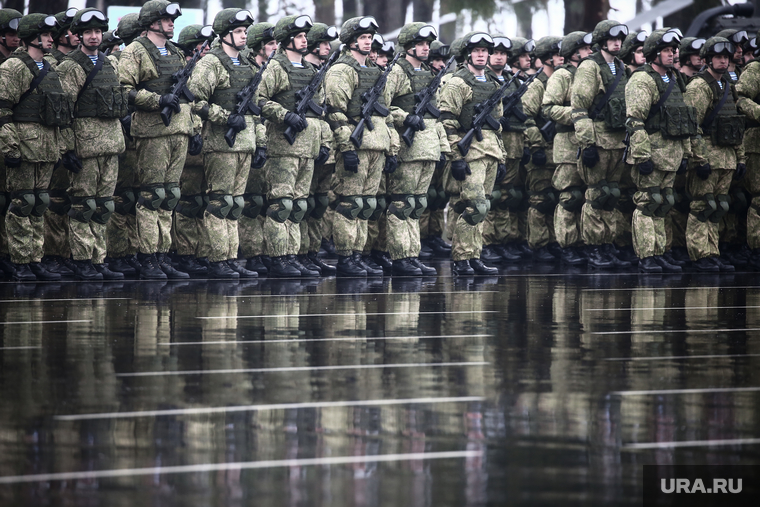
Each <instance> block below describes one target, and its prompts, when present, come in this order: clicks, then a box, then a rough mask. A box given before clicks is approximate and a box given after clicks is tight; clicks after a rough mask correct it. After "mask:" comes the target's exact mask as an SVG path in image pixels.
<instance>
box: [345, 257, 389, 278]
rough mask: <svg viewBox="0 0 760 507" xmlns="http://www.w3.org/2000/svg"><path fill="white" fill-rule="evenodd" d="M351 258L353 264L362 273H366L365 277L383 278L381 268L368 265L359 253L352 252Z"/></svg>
mask: <svg viewBox="0 0 760 507" xmlns="http://www.w3.org/2000/svg"><path fill="white" fill-rule="evenodd" d="M351 258H352V259H353V260H354V264H356V265H357V266H360V267H361V268H362V269H363V270H364V271H366V272H367V276H383V268H381V267H380V266H378V265H377V264H375V265H374V266H372V264H374V262H373V263H372V264H369V263H368V262H367V261H365V260H364V257H363V256H362V254H361V252H354V254H353V255H352V256H351Z"/></svg>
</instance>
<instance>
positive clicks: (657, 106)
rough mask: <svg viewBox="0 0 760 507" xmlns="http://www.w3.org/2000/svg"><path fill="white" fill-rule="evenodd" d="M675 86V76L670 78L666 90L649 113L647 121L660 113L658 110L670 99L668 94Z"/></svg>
mask: <svg viewBox="0 0 760 507" xmlns="http://www.w3.org/2000/svg"><path fill="white" fill-rule="evenodd" d="M660 79H662V78H660ZM675 84H676V78H675V76H670V82H669V83H668V87H667V89H666V90H665V92H664V93H663V94H662V95H661V96H660V100H658V101H657V104H655V105H654V107H653V108H652V109H651V110H650V111H649V116H648V117H647V119H650V118H652V117H653V116H654V115H656V114H657V113H659V112H660V109H662V105H663V104H664V103H665V101H666V100H668V97H670V94H671V93H672V92H673V87H674V86H675Z"/></svg>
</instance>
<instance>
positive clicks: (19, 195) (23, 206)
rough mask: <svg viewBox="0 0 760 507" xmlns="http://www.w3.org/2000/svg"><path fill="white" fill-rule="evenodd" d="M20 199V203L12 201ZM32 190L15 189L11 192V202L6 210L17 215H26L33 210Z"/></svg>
mask: <svg viewBox="0 0 760 507" xmlns="http://www.w3.org/2000/svg"><path fill="white" fill-rule="evenodd" d="M14 200H18V201H21V202H20V203H15V202H13V201H14ZM34 203H35V198H34V190H16V191H14V192H11V204H10V206H8V211H10V212H11V213H13V214H14V215H16V216H19V217H28V216H29V215H31V214H32V211H33V210H34Z"/></svg>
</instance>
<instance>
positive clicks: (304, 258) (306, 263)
mask: <svg viewBox="0 0 760 507" xmlns="http://www.w3.org/2000/svg"><path fill="white" fill-rule="evenodd" d="M297 258H298V262H300V263H301V265H302V266H303V267H305V268H306V269H308V270H310V271H316V272H317V273H319V276H323V275H324V274H323V273H322V268H321V267H319V266H318V265H317V264H315V263H314V262H312V260H311V257H309V256H308V255H306V254H302V255H298V256H297Z"/></svg>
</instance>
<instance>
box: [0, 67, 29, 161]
mask: <svg viewBox="0 0 760 507" xmlns="http://www.w3.org/2000/svg"><path fill="white" fill-rule="evenodd" d="M33 78H34V77H33V76H32V73H31V72H29V69H27V68H26V66H25V65H24V64H23V63H22V62H21V60H18V59H16V58H14V59H11V60H6V61H5V62H4V63H3V64H2V65H0V119H2V121H6V122H7V123H5V124H4V125H3V126H2V127H0V150H2V152H3V155H4V156H7V157H14V158H18V157H20V156H21V152H20V151H19V137H18V132H17V131H16V124H15V123H13V120H12V116H13V111H12V110H11V108H12V107H13V106H14V105H16V104H17V103H18V101H19V99H20V98H21V94H22V93H23V92H24V90H27V89H28V88H29V84H30V83H31V82H32V79H33Z"/></svg>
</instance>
